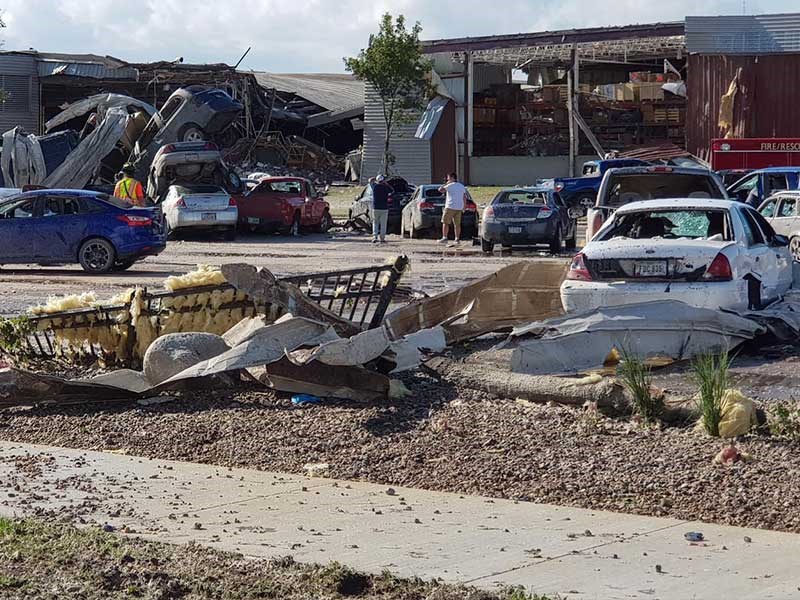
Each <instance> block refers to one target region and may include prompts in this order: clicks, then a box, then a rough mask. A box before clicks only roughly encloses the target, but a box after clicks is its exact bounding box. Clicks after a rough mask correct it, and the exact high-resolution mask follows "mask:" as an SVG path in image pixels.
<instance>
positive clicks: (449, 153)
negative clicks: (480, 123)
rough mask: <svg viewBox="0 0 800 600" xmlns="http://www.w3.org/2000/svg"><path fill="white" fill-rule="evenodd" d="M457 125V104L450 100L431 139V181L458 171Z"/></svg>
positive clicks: (440, 179)
mask: <svg viewBox="0 0 800 600" xmlns="http://www.w3.org/2000/svg"><path fill="white" fill-rule="evenodd" d="M455 127H456V111H455V105H454V104H453V102H452V101H449V102H448V103H447V106H446V107H445V109H444V113H443V114H442V118H441V119H440V120H439V124H438V125H437V127H436V131H435V132H434V134H433V138H432V139H431V181H444V180H445V178H446V177H447V174H448V173H450V172H453V171H455V172H457V171H458V156H457V149H456V136H455Z"/></svg>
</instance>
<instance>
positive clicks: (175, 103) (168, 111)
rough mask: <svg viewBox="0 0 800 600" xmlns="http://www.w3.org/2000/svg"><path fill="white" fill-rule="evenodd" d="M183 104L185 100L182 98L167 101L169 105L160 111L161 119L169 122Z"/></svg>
mask: <svg viewBox="0 0 800 600" xmlns="http://www.w3.org/2000/svg"><path fill="white" fill-rule="evenodd" d="M182 102H183V98H180V97H176V98H171V99H169V100H167V103H166V104H165V105H164V106H163V107H162V108H161V110H160V111H159V112H160V113H161V118H162V119H164V121H169V119H170V117H172V115H174V114H175V111H176V110H178V108H179V107H180V105H181V103H182Z"/></svg>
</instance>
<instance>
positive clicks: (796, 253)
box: [789, 236, 800, 262]
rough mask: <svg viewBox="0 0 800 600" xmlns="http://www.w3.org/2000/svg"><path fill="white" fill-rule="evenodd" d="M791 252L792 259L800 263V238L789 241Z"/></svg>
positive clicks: (796, 237)
mask: <svg viewBox="0 0 800 600" xmlns="http://www.w3.org/2000/svg"><path fill="white" fill-rule="evenodd" d="M789 252H791V253H792V258H794V259H795V260H796V261H797V262H800V237H798V236H795V237H793V238H792V239H790V240H789Z"/></svg>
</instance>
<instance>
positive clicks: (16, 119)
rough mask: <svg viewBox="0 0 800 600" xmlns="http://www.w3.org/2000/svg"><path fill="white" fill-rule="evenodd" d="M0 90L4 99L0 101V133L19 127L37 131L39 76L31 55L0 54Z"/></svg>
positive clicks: (34, 60) (32, 131)
mask: <svg viewBox="0 0 800 600" xmlns="http://www.w3.org/2000/svg"><path fill="white" fill-rule="evenodd" d="M0 89H4V90H5V91H6V93H7V94H8V100H7V101H6V102H3V103H0V133H3V132H5V131H8V130H9V129H13V128H14V127H16V126H17V125H19V126H21V127H22V128H23V129H24V130H25V131H27V132H28V133H39V79H38V77H37V71H36V59H35V58H34V57H33V56H26V55H15V54H8V55H2V56H0Z"/></svg>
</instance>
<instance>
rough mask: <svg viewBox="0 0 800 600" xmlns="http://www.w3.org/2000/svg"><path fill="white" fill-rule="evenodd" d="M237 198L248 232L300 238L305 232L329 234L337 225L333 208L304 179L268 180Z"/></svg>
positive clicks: (240, 221)
mask: <svg viewBox="0 0 800 600" xmlns="http://www.w3.org/2000/svg"><path fill="white" fill-rule="evenodd" d="M235 199H236V204H237V206H238V207H239V229H241V230H244V231H267V232H274V231H280V232H284V233H290V234H292V235H298V234H299V233H300V230H301V229H307V230H308V229H310V230H313V231H318V232H325V231H328V230H329V229H330V228H331V226H332V225H333V219H332V218H331V212H330V206H329V205H328V203H327V202H325V200H323V199H322V198H321V197H319V194H318V193H317V190H316V188H315V187H314V185H313V184H312V183H311V182H310V181H308V180H307V179H303V178H301V177H266V178H264V179H262V180H261V181H260V182H259V183H258V184H257V185H256V186H255V187H254V188H253V189H251V190H250V191H249V192H246V193H245V194H243V195H240V196H235Z"/></svg>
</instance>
